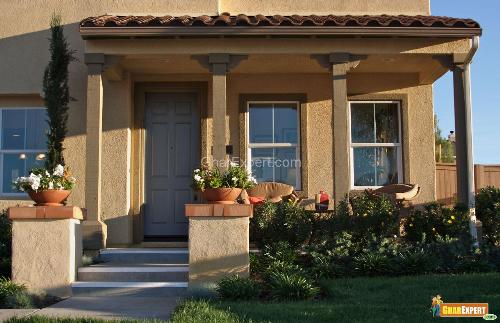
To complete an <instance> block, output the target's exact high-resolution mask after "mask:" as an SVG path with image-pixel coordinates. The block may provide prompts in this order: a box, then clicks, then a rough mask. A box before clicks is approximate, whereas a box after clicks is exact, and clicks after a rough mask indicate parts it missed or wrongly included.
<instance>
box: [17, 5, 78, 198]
mask: <svg viewBox="0 0 500 323" xmlns="http://www.w3.org/2000/svg"><path fill="white" fill-rule="evenodd" d="M50 31H51V38H50V39H49V43H50V44H49V48H50V61H49V64H48V65H47V67H46V68H45V72H44V75H43V93H44V97H43V99H44V102H45V107H46V108H47V115H48V120H47V124H48V132H47V154H45V155H46V156H47V159H46V160H45V168H35V169H32V170H31V171H30V175H29V176H28V177H18V178H17V179H16V180H14V187H15V188H17V189H18V190H20V191H23V192H27V193H28V195H29V196H30V197H31V198H32V199H33V201H35V203H36V205H46V206H48V205H50V206H60V205H63V202H64V201H65V200H66V198H67V197H68V196H69V194H70V193H71V189H73V187H74V184H75V179H74V178H73V177H71V176H70V175H69V172H68V169H67V167H66V166H65V163H64V156H63V150H64V148H63V142H64V139H65V138H66V133H67V125H66V124H67V121H68V108H69V106H68V104H69V101H70V100H73V99H72V98H71V96H70V95H69V86H68V67H69V64H70V63H71V62H72V61H74V60H75V57H74V51H73V50H71V49H70V48H69V45H68V42H67V41H66V38H65V37H64V33H63V26H62V24H61V16H58V15H53V16H52V19H51V21H50Z"/></svg>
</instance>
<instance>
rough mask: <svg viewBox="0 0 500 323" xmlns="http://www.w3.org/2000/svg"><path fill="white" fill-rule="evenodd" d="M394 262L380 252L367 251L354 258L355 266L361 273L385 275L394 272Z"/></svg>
mask: <svg viewBox="0 0 500 323" xmlns="http://www.w3.org/2000/svg"><path fill="white" fill-rule="evenodd" d="M393 266H394V263H393V262H392V261H391V259H390V258H389V257H388V256H387V255H385V254H383V253H379V252H366V253H364V254H361V255H359V256H356V257H355V258H354V268H355V270H356V272H357V273H358V274H359V275H366V276H383V275H389V274H391V273H392V270H393Z"/></svg>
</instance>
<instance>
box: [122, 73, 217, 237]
mask: <svg viewBox="0 0 500 323" xmlns="http://www.w3.org/2000/svg"><path fill="white" fill-rule="evenodd" d="M207 87H208V84H207V82H135V83H134V84H133V95H134V106H133V109H132V110H133V116H132V119H133V127H132V129H131V141H132V145H131V152H130V158H131V161H130V165H131V169H130V172H131V176H130V179H131V180H130V205H131V214H132V227H133V237H134V243H141V242H143V241H144V203H145V190H146V187H145V176H146V172H145V170H146V169H145V165H146V163H145V160H146V131H145V128H146V124H145V107H146V93H194V94H196V96H197V101H198V109H199V111H200V113H199V117H200V120H199V125H200V138H199V142H200V147H199V149H200V151H199V156H200V158H202V159H203V158H204V157H206V156H208V153H209V151H208V149H207V137H208V121H207Z"/></svg>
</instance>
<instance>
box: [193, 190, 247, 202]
mask: <svg viewBox="0 0 500 323" xmlns="http://www.w3.org/2000/svg"><path fill="white" fill-rule="evenodd" d="M201 194H202V195H203V197H204V198H205V200H206V201H207V202H208V203H210V204H234V201H236V199H237V198H238V196H240V194H241V188H232V187H221V188H206V189H205V190H204V191H203V192H202V193H201Z"/></svg>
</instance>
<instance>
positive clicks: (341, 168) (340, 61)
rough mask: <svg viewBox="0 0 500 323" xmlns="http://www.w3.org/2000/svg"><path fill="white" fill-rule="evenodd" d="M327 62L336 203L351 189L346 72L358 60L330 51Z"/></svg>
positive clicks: (346, 54)
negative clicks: (331, 111)
mask: <svg viewBox="0 0 500 323" xmlns="http://www.w3.org/2000/svg"><path fill="white" fill-rule="evenodd" d="M329 62H330V64H331V73H332V87H333V92H332V93H333V105H332V108H333V158H334V166H333V181H334V185H333V189H334V192H333V193H334V198H335V202H336V203H337V202H339V201H341V200H342V199H344V198H346V196H347V197H348V196H349V191H350V189H351V156H350V155H351V154H350V152H351V149H350V146H349V137H350V136H349V102H348V99H347V72H348V71H349V70H350V69H351V68H353V67H356V66H357V65H358V64H359V61H352V57H351V55H350V54H348V53H332V54H330V56H329Z"/></svg>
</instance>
